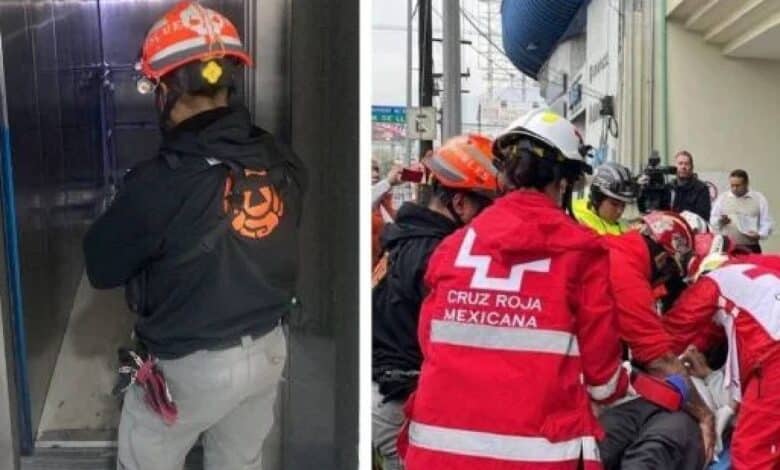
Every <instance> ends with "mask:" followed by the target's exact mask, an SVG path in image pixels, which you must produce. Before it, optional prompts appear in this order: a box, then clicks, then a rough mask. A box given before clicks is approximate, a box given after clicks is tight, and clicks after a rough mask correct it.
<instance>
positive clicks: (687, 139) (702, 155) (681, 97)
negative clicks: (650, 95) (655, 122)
mask: <svg viewBox="0 0 780 470" xmlns="http://www.w3.org/2000/svg"><path fill="white" fill-rule="evenodd" d="M668 74H669V85H668V86H669V104H668V106H669V147H670V149H669V150H670V152H671V153H672V154H673V153H674V152H676V151H677V150H679V149H682V148H685V149H687V150H689V151H690V152H692V153H693V155H694V159H695V164H696V171H698V172H700V173H707V174H708V175H709V176H713V177H717V176H718V175H720V176H721V179H723V173H726V174H728V172H730V171H731V170H733V169H735V168H742V169H744V170H745V171H747V172H748V174H749V175H750V179H751V187H752V188H753V189H756V190H758V191H760V192H762V193H763V194H764V195H765V196H766V197H767V199H768V200H769V205H770V209H771V211H772V215H773V217H774V218H775V220H780V184H778V182H777V177H778V176H780V158H778V153H780V132H778V131H777V123H778V122H780V62H775V61H764V60H745V59H739V60H735V59H730V58H727V57H725V56H723V55H722V54H721V53H720V50H719V48H717V47H713V46H711V45H708V44H706V43H705V42H704V40H703V38H702V37H701V36H699V35H697V34H695V33H691V32H689V31H686V30H684V29H683V27H682V26H681V25H679V24H676V23H669V24H668ZM778 232H780V230H776V234H775V235H773V236H772V237H771V238H770V239H769V240H768V241H766V242H764V243H763V246H764V248H765V250H767V249H770V250H774V251H780V233H778Z"/></svg>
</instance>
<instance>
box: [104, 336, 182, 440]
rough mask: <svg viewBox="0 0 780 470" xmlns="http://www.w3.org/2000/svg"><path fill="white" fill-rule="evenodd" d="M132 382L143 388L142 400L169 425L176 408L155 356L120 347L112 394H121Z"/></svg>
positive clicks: (175, 414)
mask: <svg viewBox="0 0 780 470" xmlns="http://www.w3.org/2000/svg"><path fill="white" fill-rule="evenodd" d="M134 383H136V384H138V385H140V386H141V388H143V390H144V401H146V404H147V405H148V406H149V407H150V408H151V409H152V411H154V412H155V413H157V414H158V415H159V416H160V417H161V418H162V420H163V422H164V423H165V424H167V425H169V426H170V425H172V424H174V423H175V422H176V417H177V415H178V409H177V408H176V403H175V402H174V401H173V397H172V396H171V392H170V390H169V389H168V384H167V382H166V381H165V376H164V375H163V373H162V371H161V370H160V368H159V367H158V366H157V358H156V357H154V356H153V355H151V354H148V353H147V352H145V351H136V350H133V349H129V348H120V349H119V379H118V381H117V384H116V386H115V387H114V391H113V393H114V395H121V394H123V393H124V392H126V391H127V389H128V388H130V386H131V385H132V384H134Z"/></svg>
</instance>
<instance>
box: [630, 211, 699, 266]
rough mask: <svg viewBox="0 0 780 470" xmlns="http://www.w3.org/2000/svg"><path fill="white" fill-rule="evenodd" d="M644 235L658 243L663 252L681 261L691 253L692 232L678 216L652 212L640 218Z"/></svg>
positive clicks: (673, 213) (665, 212) (670, 213)
mask: <svg viewBox="0 0 780 470" xmlns="http://www.w3.org/2000/svg"><path fill="white" fill-rule="evenodd" d="M642 221H643V222H644V223H645V229H644V234H645V235H648V236H649V237H650V238H651V239H653V240H654V241H655V242H656V243H658V244H659V245H660V246H661V247H662V248H663V249H664V251H666V252H667V253H669V254H670V255H672V256H674V257H675V258H676V259H678V260H681V258H682V257H683V256H685V255H688V254H689V253H691V251H693V230H691V227H690V226H689V225H688V222H686V221H685V219H684V218H682V217H680V215H679V214H677V213H675V212H670V211H653V212H650V213H649V214H647V215H645V216H644V217H642Z"/></svg>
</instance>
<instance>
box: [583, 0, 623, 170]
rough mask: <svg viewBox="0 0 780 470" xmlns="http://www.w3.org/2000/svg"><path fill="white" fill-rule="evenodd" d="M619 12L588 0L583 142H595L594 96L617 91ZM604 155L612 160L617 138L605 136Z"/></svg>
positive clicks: (606, 0)
mask: <svg viewBox="0 0 780 470" xmlns="http://www.w3.org/2000/svg"><path fill="white" fill-rule="evenodd" d="M619 19H620V16H619V13H618V11H616V7H615V6H614V5H613V2H611V1H610V0H592V1H591V2H590V4H589V5H588V23H587V33H586V35H587V38H588V40H587V55H586V60H585V68H584V71H583V74H582V83H583V86H584V88H585V90H584V92H583V95H584V96H583V105H584V106H585V113H586V118H585V121H586V126H585V141H586V142H587V143H588V144H590V145H593V146H594V147H596V146H598V145H599V140H600V138H601V135H602V131H603V122H602V121H603V118H601V116H600V115H599V111H600V110H601V106H600V105H599V100H598V97H599V96H602V95H612V96H615V95H617V92H618V74H619V69H618V43H619V38H618V34H619V31H618V25H619ZM606 145H607V148H608V150H607V151H606V153H605V155H604V157H605V158H606V159H608V160H615V159H616V153H615V149H616V147H617V140H616V139H615V138H614V137H611V136H609V137H608V138H607V142H606Z"/></svg>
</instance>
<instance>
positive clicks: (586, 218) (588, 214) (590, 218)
mask: <svg viewBox="0 0 780 470" xmlns="http://www.w3.org/2000/svg"><path fill="white" fill-rule="evenodd" d="M572 210H573V211H574V218H576V219H577V222H579V223H581V224H582V225H585V226H587V227H590V228H592V229H593V230H595V231H596V233H598V234H599V235H620V234H621V233H623V232H625V231H626V228H627V227H626V225H625V224H624V223H622V222H620V221H618V222H617V223H612V222H609V221H607V220H604V219H602V218H601V217H599V215H598V214H597V213H596V212H595V211H593V210H591V209H590V208H589V207H588V200H587V199H585V198H583V199H576V200H575V201H574V203H573V204H572Z"/></svg>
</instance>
